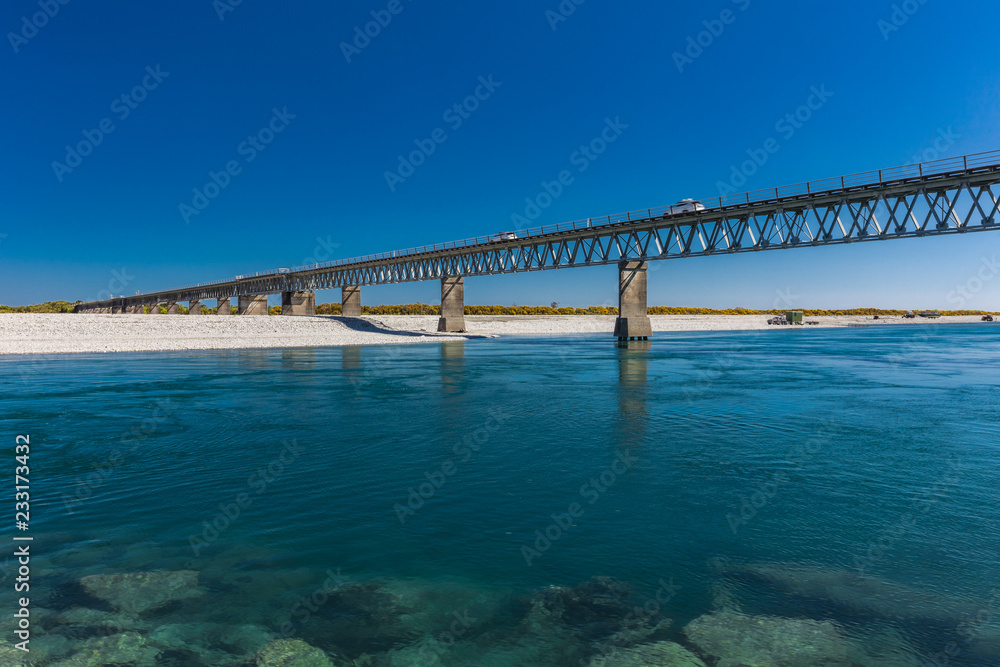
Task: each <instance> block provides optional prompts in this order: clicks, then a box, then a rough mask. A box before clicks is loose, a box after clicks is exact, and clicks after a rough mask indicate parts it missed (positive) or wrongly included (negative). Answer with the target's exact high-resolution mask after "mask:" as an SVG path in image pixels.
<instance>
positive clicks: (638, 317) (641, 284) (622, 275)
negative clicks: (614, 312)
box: [615, 262, 653, 340]
mask: <svg viewBox="0 0 1000 667" xmlns="http://www.w3.org/2000/svg"><path fill="white" fill-rule="evenodd" d="M647 266H648V265H647V263H646V262H618V319H617V320H615V338H617V339H618V340H646V339H648V338H649V337H650V336H652V335H653V325H652V323H650V321H649V313H648V311H647V309H646V268H647Z"/></svg>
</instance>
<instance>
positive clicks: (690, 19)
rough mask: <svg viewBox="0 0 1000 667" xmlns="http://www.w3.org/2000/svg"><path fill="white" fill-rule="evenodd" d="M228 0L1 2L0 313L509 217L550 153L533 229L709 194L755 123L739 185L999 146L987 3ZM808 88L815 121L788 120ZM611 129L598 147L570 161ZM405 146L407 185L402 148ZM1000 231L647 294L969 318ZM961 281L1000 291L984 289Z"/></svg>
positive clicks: (758, 268)
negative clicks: (760, 157) (762, 153)
mask: <svg viewBox="0 0 1000 667" xmlns="http://www.w3.org/2000/svg"><path fill="white" fill-rule="evenodd" d="M237 1H238V0H216V1H215V2H213V0H174V1H172V2H169V3H142V2H134V1H128V2H126V1H124V0H100V1H98V2H85V1H84V0H41V2H39V0H8V1H7V2H5V3H4V4H3V8H2V10H0V28H2V31H3V32H4V33H5V35H6V36H5V38H4V44H3V45H2V46H0V83H2V88H3V90H4V91H5V95H4V102H3V104H2V105H0V121H2V126H3V128H4V129H3V134H4V140H3V143H2V147H3V150H2V157H0V210H2V214H0V303H5V304H10V305H20V304H26V303H36V302H40V301H44V300H56V299H67V300H71V301H72V300H76V299H83V300H91V299H96V298H99V297H100V296H102V295H104V296H106V295H107V293H108V292H109V291H110V292H111V293H114V294H132V293H135V292H136V291H140V290H141V291H150V290H157V289H166V288H171V287H177V286H181V285H186V284H190V283H196V282H202V281H208V280H216V279H222V278H227V277H231V276H233V275H236V274H245V273H250V272H253V271H257V270H263V269H269V268H276V267H285V266H296V265H300V264H303V263H311V262H313V261H323V260H327V259H336V258H340V257H351V256H355V255H361V254H365V253H371V252H380V251H385V250H392V249H399V248H406V247H410V246H415V245H422V244H425V243H433V242H440V241H448V240H453V239H460V238H465V237H468V236H475V235H482V234H490V233H495V232H498V231H501V230H506V229H511V228H516V227H517V226H518V225H517V224H515V222H512V215H514V214H520V215H524V213H525V208H526V203H525V199H526V198H533V197H535V196H536V195H537V194H538V193H539V192H540V191H542V183H543V181H552V180H553V179H555V178H556V176H557V175H558V174H559V172H560V171H562V170H564V169H569V170H571V171H572V173H573V175H574V180H573V182H572V184H570V185H568V186H566V187H565V188H564V190H563V192H562V193H561V194H560V195H559V196H558V197H556V198H555V200H554V201H553V203H552V204H551V206H549V207H548V208H546V209H544V210H542V211H540V215H539V216H538V217H537V218H536V219H535V220H534V221H533V224H535V225H538V224H551V223H556V222H560V221H562V220H569V219H578V218H585V217H589V216H593V217H597V216H600V215H602V214H606V213H614V212H618V211H623V210H629V209H636V208H640V207H648V206H658V205H664V204H670V203H673V202H675V201H677V200H679V199H682V198H685V197H696V198H708V197H712V196H715V195H717V194H718V183H719V182H720V181H727V180H729V179H730V176H731V167H732V165H734V164H738V163H741V162H742V161H743V160H745V159H747V151H748V150H753V149H755V148H759V147H760V146H762V145H763V143H764V142H765V141H766V140H767V139H769V138H774V139H776V140H777V141H778V143H779V144H780V150H779V151H778V152H777V153H776V154H774V155H772V156H771V157H770V158H769V159H768V161H767V162H766V163H765V164H764V165H762V166H761V167H760V169H759V170H758V171H757V173H756V174H754V175H753V176H751V177H750V178H748V179H747V182H746V184H745V185H744V186H743V187H742V188H740V189H758V188H764V187H768V186H775V185H783V184H789V183H798V182H801V181H804V180H808V179H817V178H824V177H829V176H836V175H840V174H847V173H853V172H858V171H866V170H870V169H878V168H881V167H888V166H893V165H898V164H907V163H910V162H912V161H914V159H915V158H916V159H920V158H929V157H938V156H939V157H946V156H952V155H962V154H966V153H975V152H982V151H988V150H994V149H998V148H1000V122H998V121H1000V110H998V109H1000V60H998V58H997V44H996V26H997V25H1000V4H998V3H996V2H995V0H968V1H966V2H962V3H946V2H942V1H941V0H907V2H902V3H896V2H891V1H889V0H885V1H872V0H866V1H865V2H860V1H853V2H851V1H849V2H838V3H830V2H826V3H805V2H801V1H796V2H790V1H788V2H777V1H772V2H764V1H763V0H713V1H711V2H699V3H691V2H683V3H682V2H652V1H646V2H639V1H636V2H629V3H615V2H606V1H601V0H585V1H582V0H576V2H579V4H576V2H573V0H564V1H563V2H562V3H560V2H559V1H558V0H548V1H545V0H541V1H535V2H526V1H518V0H505V1H504V2H487V1H483V2H469V3H443V2H432V1H431V0H393V1H392V2H390V1H389V0H339V1H338V2H319V1H303V2H295V3H285V2H275V1H273V0H271V1H268V0H242V2H239V4H235V3H236V2H237ZM46 11H48V13H49V14H54V15H52V16H48V15H46V14H45V13H44V12H46ZM40 12H41V13H40ZM373 12H374V14H373ZM373 21H378V22H381V24H379V23H371V22H373ZM366 24H370V25H367V26H366ZM39 26H40V27H39ZM366 27H367V30H368V32H369V33H371V34H374V35H375V36H374V37H369V36H365V35H364V32H365V30H366ZM699 33H703V34H701V35H700V41H701V43H702V44H703V45H704V46H697V42H698V40H699ZM689 38H691V40H692V41H689ZM692 43H694V44H695V45H696V46H692ZM814 90H818V91H822V93H823V95H822V97H823V101H822V103H821V104H818V105H816V106H819V108H818V109H817V110H816V111H815V112H814V113H813V115H812V117H811V118H810V119H809V120H808V121H807V122H805V123H802V124H800V125H799V126H798V127H794V128H791V132H790V131H789V127H788V126H787V125H784V126H781V125H778V121H780V120H781V119H782V118H784V117H785V115H786V114H788V113H790V112H794V111H795V110H796V109H797V108H798V107H799V106H800V105H802V104H804V103H805V102H806V101H807V99H808V98H809V96H810V95H812V94H813V91H814ZM477 95H478V98H479V99H476V96H477ZM469 96H472V97H473V99H472V100H469V101H466V100H467V98H469ZM817 99H818V98H817ZM815 101H816V100H814V102H815ZM463 102H464V104H465V107H464V108H462V107H460V109H461V111H456V110H455V108H454V107H455V105H456V104H463ZM470 108H471V110H470ZM609 122H610V123H611V124H614V125H615V126H616V129H615V130H614V131H613V132H610V134H612V135H615V136H616V138H615V141H614V142H612V143H610V144H608V146H607V149H606V150H605V151H604V152H603V153H602V154H600V155H592V156H590V157H588V156H584V155H582V154H580V153H578V152H577V151H578V150H579V149H580V147H581V146H582V145H585V144H589V143H590V142H591V140H592V139H594V138H596V137H598V136H599V135H600V134H601V132H602V130H603V129H604V128H605V127H607V123H609ZM81 144H82V145H81ZM420 146H423V147H424V152H425V153H430V154H429V155H426V156H424V155H418V159H417V162H421V164H419V166H416V167H415V168H414V169H413V170H412V173H411V172H410V169H409V168H408V167H406V166H402V167H401V165H400V158H399V156H400V155H403V156H409V155H410V154H411V153H412V152H413V151H417V150H419V147H420ZM430 146H433V152H431V151H430V149H429V147H430ZM67 147H69V148H70V149H71V150H70V151H68V150H67ZM78 148H79V150H77V149H78ZM421 158H422V159H421ZM227 167H228V168H229V169H230V172H229V173H227ZM583 167H585V169H583ZM387 172H389V173H394V174H395V175H394V176H389V177H387ZM211 174H214V175H215V176H214V181H215V183H218V184H219V186H215V183H213V177H212V175H211ZM209 184H211V185H209ZM206 186H208V187H206ZM196 189H197V190H198V191H199V192H201V193H203V194H204V193H205V191H206V189H207V190H208V193H207V194H212V195H214V197H212V198H211V199H208V198H206V199H204V200H202V199H200V196H201V195H199V194H196V192H195V190H196ZM532 213H534V212H532ZM998 245H1000V234H997V235H993V234H991V233H983V234H970V235H962V236H957V235H956V236H954V237H947V238H928V239H914V240H905V241H893V242H887V243H868V244H851V245H849V246H835V247H829V248H809V249H801V250H789V251H774V252H762V253H748V254H741V255H727V256H722V257H711V258H692V259H685V260H671V261H665V262H655V263H654V265H653V267H652V269H653V270H652V273H651V274H650V288H649V290H650V294H649V303H650V305H690V306H706V307H720V308H724V307H735V306H746V307H762V308H767V307H772V306H773V305H775V304H778V305H780V306H782V307H784V306H799V307H820V308H840V307H854V306H883V307H911V308H914V307H920V308H933V307H936V308H955V307H957V306H958V304H957V303H956V302H954V300H949V294H953V291H954V290H955V289H956V287H957V286H960V285H967V283H968V281H969V280H970V278H972V277H974V276H975V275H976V274H977V272H978V271H979V269H980V267H981V266H982V262H983V260H984V258H987V259H990V258H992V257H993V255H994V253H995V252H996V250H997V249H998ZM439 290H440V288H439V284H438V282H437V281H430V282H423V283H411V284H404V285H391V286H380V287H367V288H365V289H364V290H362V300H363V302H364V303H366V304H378V303H408V302H413V301H417V300H420V301H423V302H425V303H434V302H436V300H437V299H438V298H439ZM465 293H466V303H469V304H474V303H475V304H495V303H499V304H511V303H518V304H534V305H541V304H549V303H550V302H552V301H557V302H559V303H561V304H564V305H578V306H585V305H598V304H602V303H613V302H615V299H616V271H615V268H614V267H601V268H588V269H569V270H562V271H547V272H542V273H531V274H520V275H511V276H499V277H486V278H470V279H467V281H466V292H465ZM969 296H970V298H969V299H967V300H965V302H964V303H963V306H964V307H967V308H989V309H994V310H996V309H1000V277H998V278H997V279H996V280H993V279H992V278H991V279H989V280H986V281H985V282H983V283H982V287H981V289H979V290H978V291H977V292H976V293H974V294H970V295H969ZM318 297H319V300H320V301H330V300H334V301H336V300H339V297H340V295H339V290H334V291H330V292H322V293H320V294H319V295H318Z"/></svg>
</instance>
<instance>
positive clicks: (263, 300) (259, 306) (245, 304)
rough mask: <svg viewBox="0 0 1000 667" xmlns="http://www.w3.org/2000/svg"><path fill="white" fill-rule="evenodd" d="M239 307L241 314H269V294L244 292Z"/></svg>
mask: <svg viewBox="0 0 1000 667" xmlns="http://www.w3.org/2000/svg"><path fill="white" fill-rule="evenodd" d="M237 309H238V310H237V312H238V313H239V314H240V315H267V295H266V294H242V295H240V300H239V305H237Z"/></svg>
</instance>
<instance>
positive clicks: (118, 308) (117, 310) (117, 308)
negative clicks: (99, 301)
mask: <svg viewBox="0 0 1000 667" xmlns="http://www.w3.org/2000/svg"><path fill="white" fill-rule="evenodd" d="M123 312H125V310H124V309H123V308H122V307H121V306H111V314H112V315H121V314H122V313H123Z"/></svg>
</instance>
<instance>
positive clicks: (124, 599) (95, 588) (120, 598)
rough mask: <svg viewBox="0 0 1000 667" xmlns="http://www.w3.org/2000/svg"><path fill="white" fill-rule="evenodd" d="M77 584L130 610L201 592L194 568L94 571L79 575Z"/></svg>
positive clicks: (182, 598) (149, 606) (140, 611)
mask: <svg viewBox="0 0 1000 667" xmlns="http://www.w3.org/2000/svg"><path fill="white" fill-rule="evenodd" d="M80 585H81V586H82V587H83V589H84V590H85V591H86V592H87V593H89V594H90V595H92V596H94V597H95V598H97V599H99V600H103V601H104V602H107V603H108V604H110V605H112V606H113V607H115V608H116V609H118V610H124V611H128V612H130V613H133V614H141V613H143V612H145V611H149V610H150V609H155V608H157V607H161V606H163V605H165V604H168V603H171V602H177V601H181V600H188V599H191V598H196V597H199V596H201V595H202V592H201V590H199V588H198V573H197V572H195V571H193V570H179V571H175V572H131V573H127V574H93V575H90V576H87V577H83V578H82V579H80Z"/></svg>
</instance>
